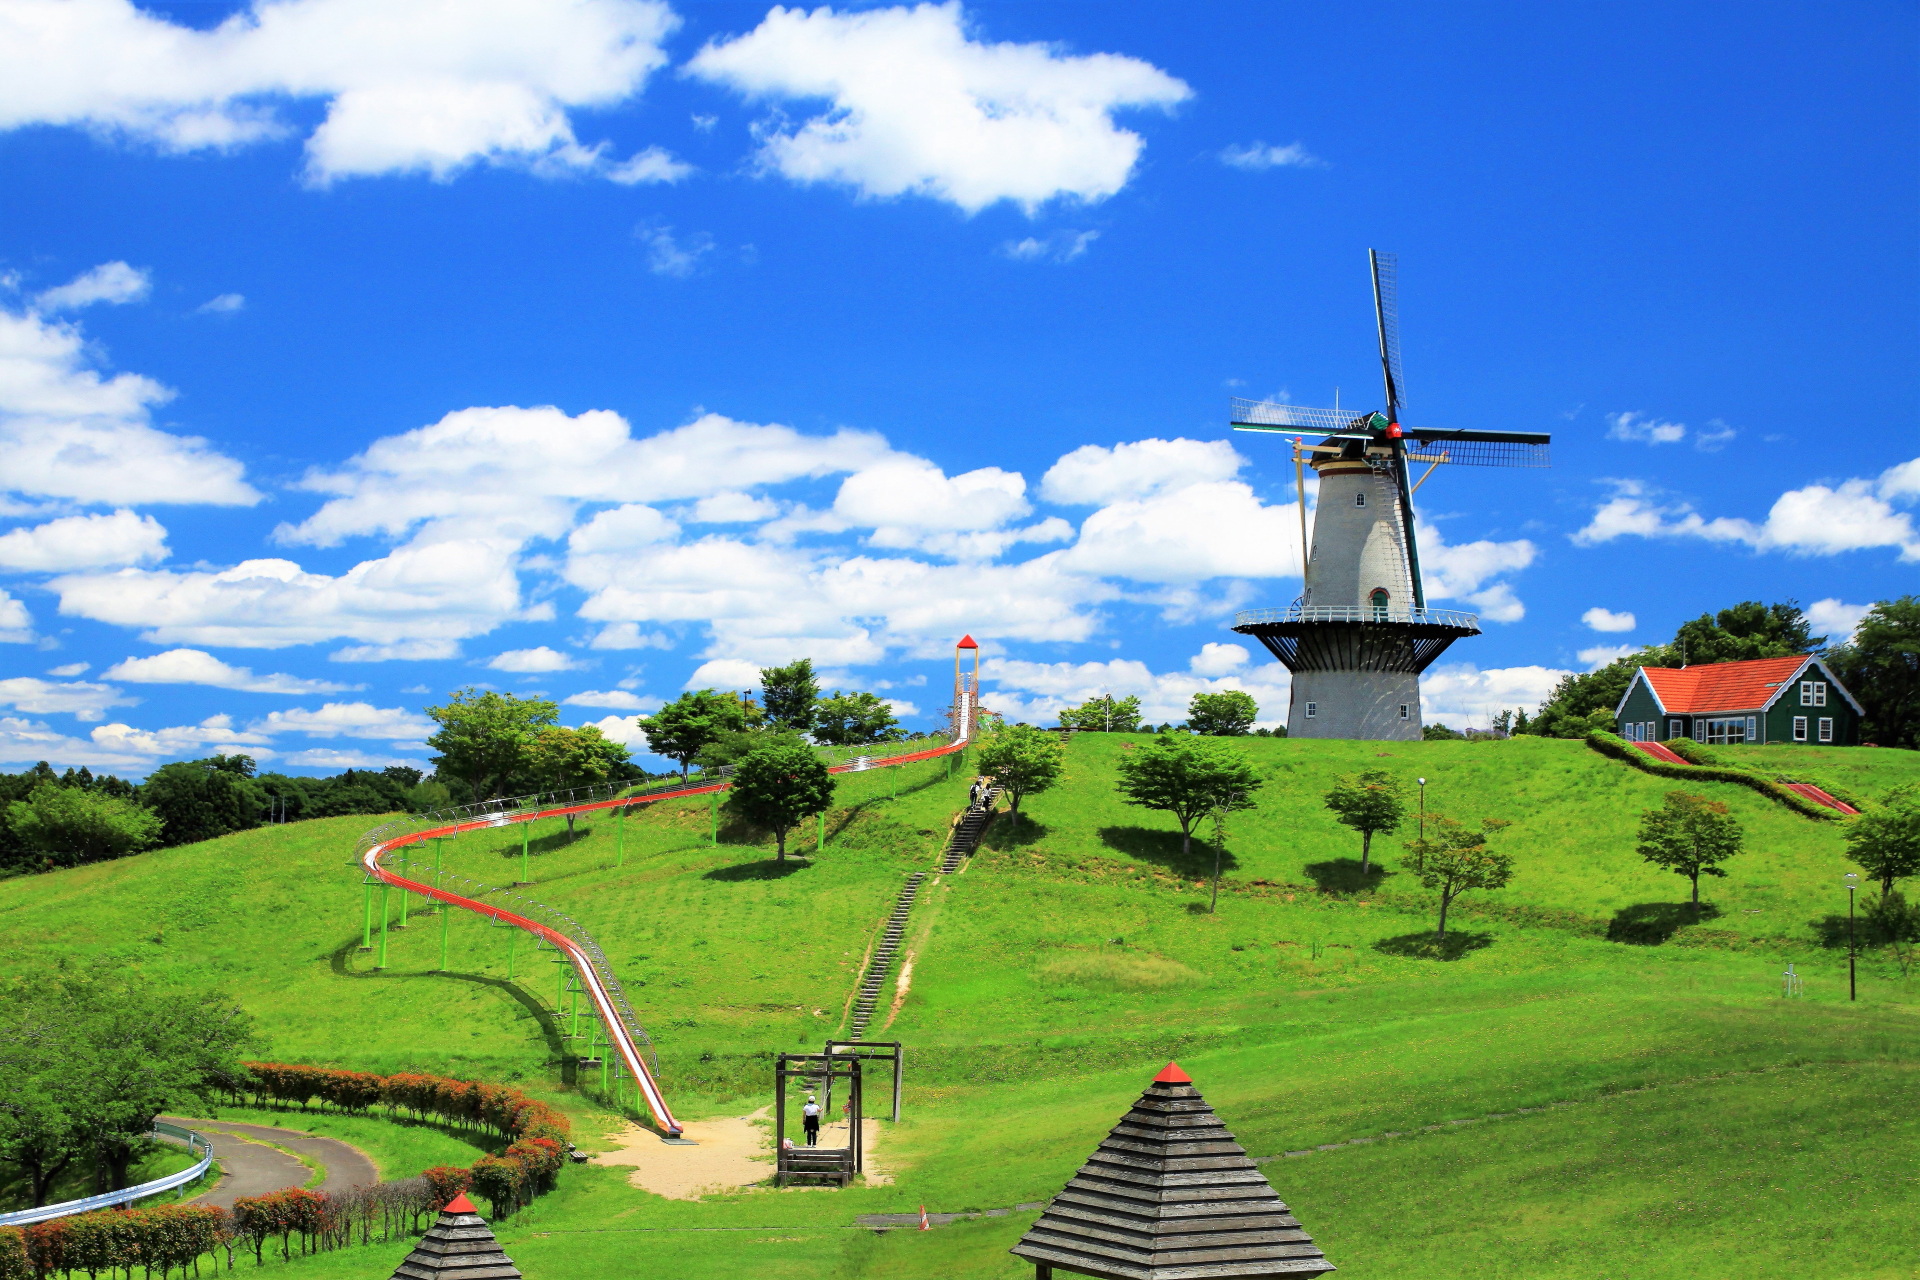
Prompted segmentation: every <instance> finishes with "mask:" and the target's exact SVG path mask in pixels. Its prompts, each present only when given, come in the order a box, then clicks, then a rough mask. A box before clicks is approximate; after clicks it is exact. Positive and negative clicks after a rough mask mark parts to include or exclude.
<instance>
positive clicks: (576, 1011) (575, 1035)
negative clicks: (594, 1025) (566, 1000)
mask: <svg viewBox="0 0 1920 1280" xmlns="http://www.w3.org/2000/svg"><path fill="white" fill-rule="evenodd" d="M567 1038H568V1039H569V1040H578V1039H579V1038H580V988H578V987H575V988H574V989H573V1032H572V1034H571V1035H569V1036H568V1037H567Z"/></svg>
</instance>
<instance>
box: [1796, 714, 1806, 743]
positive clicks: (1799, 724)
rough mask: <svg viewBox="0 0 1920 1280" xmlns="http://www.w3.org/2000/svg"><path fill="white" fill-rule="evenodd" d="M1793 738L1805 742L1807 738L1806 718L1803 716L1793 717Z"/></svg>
mask: <svg viewBox="0 0 1920 1280" xmlns="http://www.w3.org/2000/svg"><path fill="white" fill-rule="evenodd" d="M1793 740H1794V741H1795V742H1805V741H1806V740H1807V718H1806V717H1805V716H1795V717H1794V718H1793Z"/></svg>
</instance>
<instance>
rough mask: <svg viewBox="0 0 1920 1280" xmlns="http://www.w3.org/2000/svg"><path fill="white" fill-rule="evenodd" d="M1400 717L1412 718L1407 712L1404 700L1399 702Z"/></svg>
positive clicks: (1403, 718)
mask: <svg viewBox="0 0 1920 1280" xmlns="http://www.w3.org/2000/svg"><path fill="white" fill-rule="evenodd" d="M1400 718H1401V719H1402V720H1411V719H1412V718H1413V717H1412V716H1410V715H1409V714H1408V713H1407V704H1406V703H1404V702H1403V703H1401V704H1400Z"/></svg>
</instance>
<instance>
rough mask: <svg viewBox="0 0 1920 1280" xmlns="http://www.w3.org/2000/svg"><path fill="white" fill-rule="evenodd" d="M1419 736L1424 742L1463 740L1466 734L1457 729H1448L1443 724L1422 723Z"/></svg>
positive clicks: (1465, 738)
mask: <svg viewBox="0 0 1920 1280" xmlns="http://www.w3.org/2000/svg"><path fill="white" fill-rule="evenodd" d="M1420 737H1421V739H1422V740H1423V741H1426V742H1465V741H1466V740H1467V735H1466V734H1464V733H1461V732H1460V731H1459V730H1458V729H1449V728H1447V726H1445V725H1443V724H1423V725H1421V726H1420Z"/></svg>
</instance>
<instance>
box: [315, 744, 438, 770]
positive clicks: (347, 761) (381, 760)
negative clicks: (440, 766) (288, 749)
mask: <svg viewBox="0 0 1920 1280" xmlns="http://www.w3.org/2000/svg"><path fill="white" fill-rule="evenodd" d="M279 763H281V764H294V765H305V766H307V767H308V768H318V769H385V768H388V767H389V766H399V767H401V768H411V769H425V768H426V767H427V762H426V761H425V760H421V759H416V758H413V757H410V756H381V755H374V754H373V753H372V752H369V751H342V750H339V749H338V748H335V747H311V748H309V749H307V750H305V751H296V752H294V753H293V754H291V755H287V756H282V757H281V758H280V761H279Z"/></svg>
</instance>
